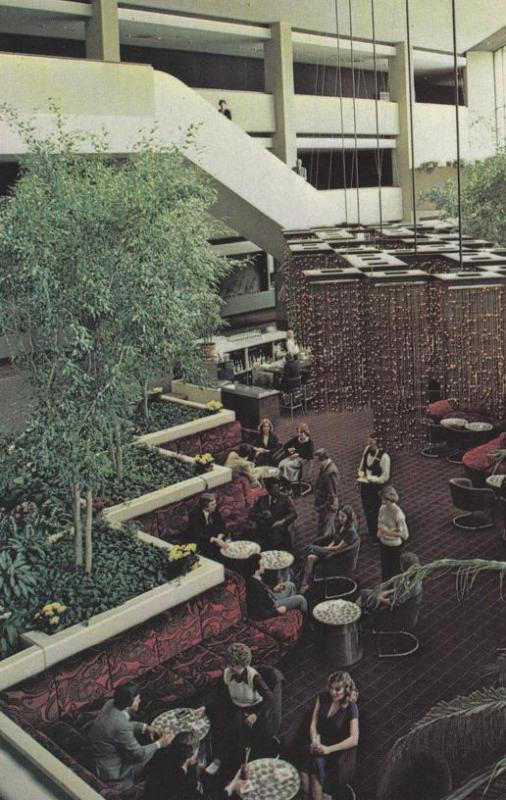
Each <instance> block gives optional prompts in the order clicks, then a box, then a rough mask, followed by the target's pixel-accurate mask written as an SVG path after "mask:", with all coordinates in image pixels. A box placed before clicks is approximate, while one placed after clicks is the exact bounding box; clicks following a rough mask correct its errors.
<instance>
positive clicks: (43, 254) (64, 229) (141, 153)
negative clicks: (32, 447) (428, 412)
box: [0, 107, 230, 570]
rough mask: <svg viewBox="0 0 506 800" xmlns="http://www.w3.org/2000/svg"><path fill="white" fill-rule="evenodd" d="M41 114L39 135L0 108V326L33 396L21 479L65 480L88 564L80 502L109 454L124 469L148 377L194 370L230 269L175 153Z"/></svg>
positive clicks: (199, 193) (79, 552)
mask: <svg viewBox="0 0 506 800" xmlns="http://www.w3.org/2000/svg"><path fill="white" fill-rule="evenodd" d="M53 111H54V133H52V134H49V135H47V136H45V137H44V136H41V135H40V134H38V133H37V132H36V130H35V129H34V128H33V127H31V126H30V124H29V123H24V122H22V121H21V120H20V119H19V117H17V116H16V114H15V113H14V112H13V111H12V110H11V109H9V108H6V107H3V108H2V109H1V110H0V113H1V114H2V116H3V117H4V118H5V119H6V120H7V122H8V123H9V124H10V125H11V126H13V127H14V128H16V129H17V131H18V132H19V133H20V134H21V136H22V137H23V139H24V140H25V142H26V144H27V148H28V155H27V156H26V157H25V158H24V160H23V161H22V164H21V167H22V169H21V176H20V178H19V180H18V182H17V183H16V186H15V187H14V189H13V191H12V193H11V195H9V196H8V197H4V198H1V199H0V296H1V297H2V303H1V304H0V329H2V330H4V331H5V333H6V334H7V336H8V337H9V338H10V344H11V350H12V351H13V352H14V355H15V360H16V363H17V365H18V367H19V368H20V369H21V370H22V371H24V372H25V373H26V374H27V377H28V380H29V383H30V387H31V391H32V394H33V398H34V401H35V405H36V410H35V417H36V420H37V425H36V427H35V435H36V436H37V437H38V440H39V441H38V460H37V465H36V473H35V474H31V475H30V474H28V473H27V470H29V469H30V468H29V467H28V466H27V464H28V463H29V462H28V460H27V462H26V464H25V466H23V468H22V472H21V473H20V474H17V477H16V479H17V480H18V482H19V483H18V485H19V488H20V489H21V488H23V487H25V488H29V489H30V491H31V490H32V489H33V490H34V491H35V492H36V493H37V495H38V494H43V493H44V490H45V488H48V489H49V490H50V491H51V492H52V491H53V488H54V487H53V482H54V483H56V485H57V488H56V494H57V495H58V496H59V497H60V490H61V488H62V487H66V492H67V494H68V497H69V499H68V501H66V502H63V503H60V506H63V508H64V509H65V512H67V511H68V510H69V509H70V511H71V515H72V516H71V525H72V527H73V530H74V533H75V549H76V552H75V558H76V563H77V564H80V563H82V562H83V543H82V542H83V536H84V542H85V548H84V549H85V559H84V561H85V563H86V568H87V570H91V553H92V544H91V530H90V525H91V509H92V498H93V494H95V493H97V492H98V491H102V489H103V487H104V484H106V483H107V480H108V479H109V470H110V467H109V466H108V463H107V462H108V460H109V458H110V459H111V460H112V462H113V464H114V468H115V469H116V471H117V474H118V476H119V477H120V478H121V477H122V473H123V465H122V452H121V450H122V441H121V430H122V429H124V428H125V427H126V426H127V425H128V420H129V419H130V418H131V416H132V414H133V412H134V409H135V405H136V403H137V401H138V399H139V398H141V397H142V395H143V391H144V387H145V381H146V376H148V375H150V374H156V373H159V372H160V370H162V369H166V368H167V367H168V366H173V365H175V364H178V365H179V367H180V369H181V371H182V373H183V374H184V375H188V376H190V377H191V376H192V375H193V374H196V373H198V372H199V369H200V365H201V361H200V353H199V350H198V347H197V345H196V340H197V339H199V338H205V337H208V336H209V335H211V334H212V333H213V332H214V331H215V330H216V329H217V327H218V326H219V324H220V299H219V296H218V293H217V288H218V284H219V282H220V280H221V278H222V277H223V276H224V275H225V274H226V273H227V271H228V270H229V268H230V265H229V263H228V262H227V260H226V259H225V258H221V257H218V256H216V255H215V253H214V252H213V250H212V249H211V247H210V246H209V245H208V243H207V231H208V214H207V212H208V209H209V207H210V205H211V204H212V203H213V202H214V199H215V198H214V193H213V192H212V191H211V189H210V187H209V186H208V185H207V184H206V183H204V182H203V181H202V178H201V177H200V175H199V174H198V173H197V171H196V170H193V169H189V168H188V167H187V166H186V164H185V161H184V157H183V155H182V154H181V153H180V152H178V151H176V150H170V149H166V148H160V147H157V145H156V141H155V136H154V135H151V136H150V137H149V136H148V137H145V138H144V139H143V140H141V141H140V142H139V144H138V146H137V148H136V152H135V154H134V155H132V156H131V157H129V158H126V159H124V160H119V159H116V158H113V157H111V156H110V154H109V153H108V152H107V149H108V145H107V140H106V139H105V138H100V137H92V136H88V135H87V134H83V133H82V132H75V131H68V130H67V129H66V128H65V124H64V121H63V118H62V116H61V115H60V114H59V113H58V111H57V110H56V109H53ZM83 151H85V152H86V153H87V155H82V154H81V153H82V152H83ZM32 472H33V471H32ZM40 476H42V480H41V481H39V482H38V478H39V477H40ZM2 480H3V479H2V478H1V476H0V482H1V481H2ZM44 480H45V481H46V484H45V486H44ZM81 498H86V502H85V506H84V508H83V505H82V502H81ZM53 500H54V498H53V495H52V494H51V496H50V498H47V497H46V498H43V500H41V502H44V501H48V502H49V503H50V506H51V508H52V509H54V507H55V503H54V502H53ZM56 505H57V504H56Z"/></svg>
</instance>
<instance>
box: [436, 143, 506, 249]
mask: <svg viewBox="0 0 506 800" xmlns="http://www.w3.org/2000/svg"><path fill="white" fill-rule="evenodd" d="M461 195H462V203H461V208H462V220H463V230H464V233H466V234H470V235H471V236H475V237H477V238H480V239H489V240H490V241H492V242H494V243H495V244H497V245H500V246H504V245H506V146H502V147H500V148H499V149H498V150H497V152H496V153H495V154H494V155H493V156H489V157H488V158H485V159H483V161H475V162H473V163H469V164H467V163H466V164H464V165H463V169H462V192H461ZM427 197H428V199H430V200H431V201H432V202H433V203H434V204H435V205H436V207H437V208H439V209H441V211H442V212H443V215H444V216H447V217H455V216H457V213H458V203H457V182H456V179H452V180H448V181H446V182H445V183H443V184H442V185H440V186H436V187H434V188H433V189H432V190H431V191H430V192H429V193H428V194H427Z"/></svg>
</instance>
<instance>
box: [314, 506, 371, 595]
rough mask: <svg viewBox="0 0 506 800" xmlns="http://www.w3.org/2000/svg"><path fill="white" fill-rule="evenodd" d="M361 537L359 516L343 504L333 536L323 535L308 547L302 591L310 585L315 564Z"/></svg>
mask: <svg viewBox="0 0 506 800" xmlns="http://www.w3.org/2000/svg"><path fill="white" fill-rule="evenodd" d="M358 539H359V535H358V524H357V517H356V516H355V512H354V511H353V508H352V507H351V506H341V508H340V509H339V511H338V512H337V528H336V532H335V534H333V535H332V536H322V537H321V538H320V539H316V540H315V541H314V542H313V544H310V545H309V547H308V548H307V555H306V564H305V568H304V577H303V579H302V586H301V587H300V591H301V592H305V591H307V589H308V588H309V586H310V583H311V578H312V576H313V571H314V567H315V564H316V563H317V562H318V561H319V560H320V559H323V558H327V556H332V555H335V554H336V553H339V551H340V550H344V549H345V548H346V547H350V545H352V544H355V542H357V541H358Z"/></svg>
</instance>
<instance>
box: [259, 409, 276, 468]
mask: <svg viewBox="0 0 506 800" xmlns="http://www.w3.org/2000/svg"><path fill="white" fill-rule="evenodd" d="M253 449H254V451H255V464H256V465H257V467H262V466H266V465H268V464H272V466H275V465H276V460H277V459H276V455H277V454H278V453H279V451H280V450H281V442H280V441H279V439H278V437H277V436H276V434H275V432H274V425H273V424H272V422H271V420H270V419H269V418H268V417H264V418H263V419H262V420H260V425H259V426H258V433H257V435H256V436H255V438H254V439H253ZM275 454H276V455H275Z"/></svg>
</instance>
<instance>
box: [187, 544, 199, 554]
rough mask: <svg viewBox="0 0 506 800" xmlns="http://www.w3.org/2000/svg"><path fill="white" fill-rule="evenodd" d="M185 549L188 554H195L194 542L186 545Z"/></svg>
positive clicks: (195, 546)
mask: <svg viewBox="0 0 506 800" xmlns="http://www.w3.org/2000/svg"><path fill="white" fill-rule="evenodd" d="M185 549H186V550H187V552H188V553H196V552H197V545H196V544H195V543H194V542H192V543H191V544H187V545H186V546H185Z"/></svg>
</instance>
